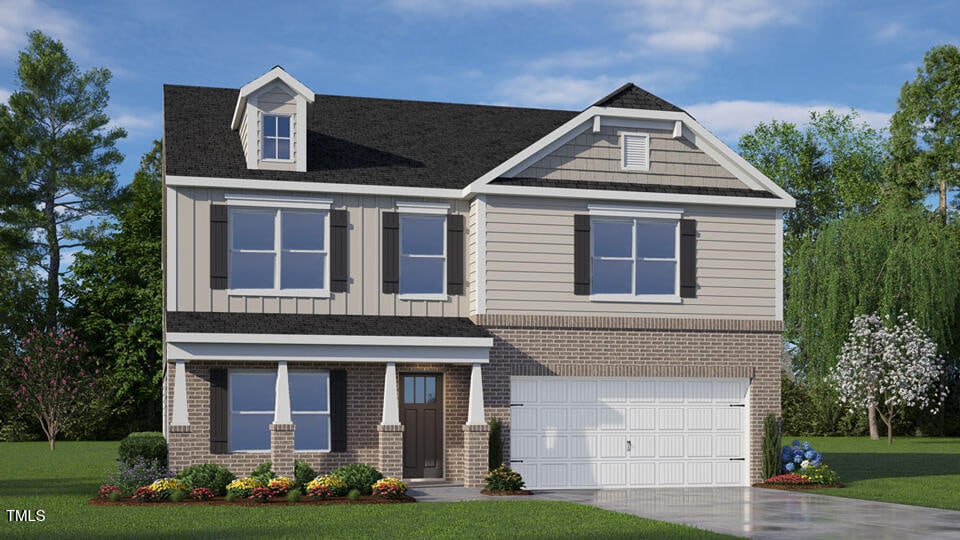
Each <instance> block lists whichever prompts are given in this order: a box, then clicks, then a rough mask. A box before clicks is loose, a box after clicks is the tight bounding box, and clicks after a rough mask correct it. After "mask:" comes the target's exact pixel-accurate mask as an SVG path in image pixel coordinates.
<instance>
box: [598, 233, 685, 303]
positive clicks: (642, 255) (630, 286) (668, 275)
mask: <svg viewBox="0 0 960 540" xmlns="http://www.w3.org/2000/svg"><path fill="white" fill-rule="evenodd" d="M590 233H591V239H590V245H591V248H592V254H591V276H590V283H591V294H593V295H619V296H622V297H636V298H638V299H652V300H655V299H664V300H665V299H670V298H672V297H677V296H678V294H679V292H678V291H679V284H680V282H679V274H678V264H677V263H678V257H677V253H678V251H679V243H680V234H679V221H678V220H671V219H663V220H660V219H652V220H651V219H643V218H597V217H595V218H593V219H592V220H591V224H590Z"/></svg>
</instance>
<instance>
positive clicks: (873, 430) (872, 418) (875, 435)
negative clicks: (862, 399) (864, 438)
mask: <svg viewBox="0 0 960 540" xmlns="http://www.w3.org/2000/svg"><path fill="white" fill-rule="evenodd" d="M867 424H869V425H870V440H873V441H879V440H880V430H879V429H877V406H876V405H870V406H869V407H867Z"/></svg>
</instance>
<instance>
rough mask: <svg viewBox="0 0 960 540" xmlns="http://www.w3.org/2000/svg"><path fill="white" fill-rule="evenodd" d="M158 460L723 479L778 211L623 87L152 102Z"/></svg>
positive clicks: (769, 190)
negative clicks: (574, 98) (519, 103)
mask: <svg viewBox="0 0 960 540" xmlns="http://www.w3.org/2000/svg"><path fill="white" fill-rule="evenodd" d="M164 166H165V168H164V218H165V225H164V231H165V237H164V249H165V254H164V269H165V273H164V279H165V289H164V291H165V303H166V314H165V323H164V324H165V328H164V330H165V332H164V343H165V348H164V355H165V356H164V365H165V382H164V401H165V415H164V433H165V434H166V436H167V438H168V442H169V448H170V465H171V467H172V468H173V469H175V470H176V469H180V468H182V467H185V466H187V465H190V464H195V463H204V462H217V463H222V464H224V465H226V466H227V467H229V468H231V469H232V470H234V471H235V472H237V473H240V474H242V473H245V472H246V471H248V470H250V469H252V468H253V467H254V466H255V465H256V464H258V463H260V462H262V461H272V462H273V464H274V469H275V470H277V471H279V472H282V473H286V474H290V473H291V472H292V468H293V461H294V459H302V460H304V461H306V462H308V463H309V464H310V465H312V466H313V467H314V468H316V469H317V470H321V471H327V470H330V469H332V468H334V467H336V466H339V465H341V464H346V463H354V462H363V463H368V464H371V465H374V466H375V467H377V468H379V469H380V470H381V471H382V472H383V473H384V474H385V475H391V476H402V477H405V478H421V477H441V478H446V479H448V480H453V481H459V482H463V483H464V484H466V485H467V486H477V485H479V484H481V483H482V478H483V476H484V474H485V473H486V470H487V442H488V428H487V422H488V420H489V419H491V418H493V417H496V418H499V419H500V420H501V421H502V422H503V424H504V443H505V448H506V456H507V459H508V460H509V462H510V464H511V465H512V466H513V467H514V468H515V469H517V470H518V471H519V472H521V474H523V476H524V479H525V480H526V482H527V485H528V486H529V487H531V488H579V487H640V486H685V485H707V486H710V485H746V484H748V483H749V482H751V481H756V480H758V479H759V477H760V472H759V471H760V435H761V429H762V420H763V418H764V417H765V416H766V415H768V414H771V413H773V414H778V413H779V410H780V351H781V342H780V332H781V328H782V317H781V313H782V296H783V294H782V275H783V268H782V266H783V263H782V230H783V224H782V212H783V210H784V209H786V208H791V207H793V206H794V200H793V198H791V197H790V195H788V194H787V193H785V192H784V191H783V190H782V189H780V188H779V187H777V186H776V185H775V184H774V183H773V182H771V181H770V180H769V179H767V178H765V177H764V176H763V175H762V174H761V173H760V172H758V171H757V170H756V169H755V168H753V167H752V166H750V165H749V164H748V163H746V162H745V161H744V160H743V159H741V158H740V157H739V156H737V155H736V153H734V152H733V151H732V150H731V149H730V148H728V147H727V146H725V145H724V144H723V143H722V142H720V141H719V140H718V139H717V138H716V137H715V136H713V135H712V134H711V133H710V132H709V131H707V130H706V129H705V128H704V127H703V126H701V125H700V124H699V123H697V121H696V120H695V119H694V118H693V117H691V116H690V115H689V114H687V113H686V112H684V111H683V110H681V109H680V108H678V107H676V106H674V105H672V104H670V103H668V102H666V101H664V100H662V99H660V98H658V97H656V96H654V95H652V94H649V93H647V92H645V91H644V90H641V89H640V88H637V87H636V86H634V85H632V84H628V85H625V86H623V87H622V88H620V89H617V90H616V91H615V92H613V93H612V94H610V95H608V96H606V97H604V98H602V99H600V100H599V101H597V102H596V103H595V104H593V105H590V106H589V107H587V108H586V109H584V110H582V111H561V110H542V109H524V108H512V107H495V106H484V105H462V104H450V103H435V102H418V101H404V100H391V99H373V98H359V97H344V96H332V95H316V94H314V92H313V91H311V90H310V89H309V88H307V87H306V86H304V85H303V84H302V83H300V82H299V81H297V80H296V79H295V78H294V77H292V76H291V75H290V74H288V73H286V72H285V71H284V70H283V69H281V68H279V67H277V68H274V69H272V70H270V71H269V72H268V73H266V74H264V75H263V76H261V77H259V78H257V79H256V80H254V81H252V82H251V83H249V84H247V85H246V86H244V87H243V88H240V89H239V90H237V89H227V88H200V87H186V86H166V87H165V88H164Z"/></svg>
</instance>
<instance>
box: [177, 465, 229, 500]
mask: <svg viewBox="0 0 960 540" xmlns="http://www.w3.org/2000/svg"><path fill="white" fill-rule="evenodd" d="M177 479H179V480H182V481H183V483H184V484H186V485H187V486H188V487H189V488H191V489H196V488H208V489H210V490H212V491H213V493H214V494H216V495H221V496H222V495H225V494H226V493H227V484H229V483H230V482H233V481H234V480H236V479H237V477H236V476H235V475H234V474H233V473H232V472H230V470H229V469H227V468H226V467H224V466H223V465H219V464H217V463H201V464H199V465H191V466H189V467H187V468H185V469H183V470H182V471H180V472H178V473H177Z"/></svg>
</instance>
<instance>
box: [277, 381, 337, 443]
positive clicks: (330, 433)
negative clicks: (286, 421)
mask: <svg viewBox="0 0 960 540" xmlns="http://www.w3.org/2000/svg"><path fill="white" fill-rule="evenodd" d="M297 373H311V374H313V373H326V375H327V410H326V411H325V412H324V411H297V410H294V409H293V403H291V404H290V416H291V418H292V417H293V415H294V414H315V415H318V416H320V415H326V417H327V444H328V445H329V448H327V449H326V450H320V449H316V450H297V449H294V450H293V452H294V453H295V454H296V453H298V452H304V453H306V452H313V453H323V454H328V453H330V452H331V451H332V448H333V440H332V437H333V422H332V421H331V420H330V370H328V369H322V370H316V371H306V370H300V369H298V370H292V371H290V372H289V373H288V374H287V376H288V377H289V376H292V375H295V374H297ZM290 401H291V402H292V401H293V396H291V397H290ZM294 425H296V422H294ZM294 437H296V436H294ZM294 445H296V438H294Z"/></svg>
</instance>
